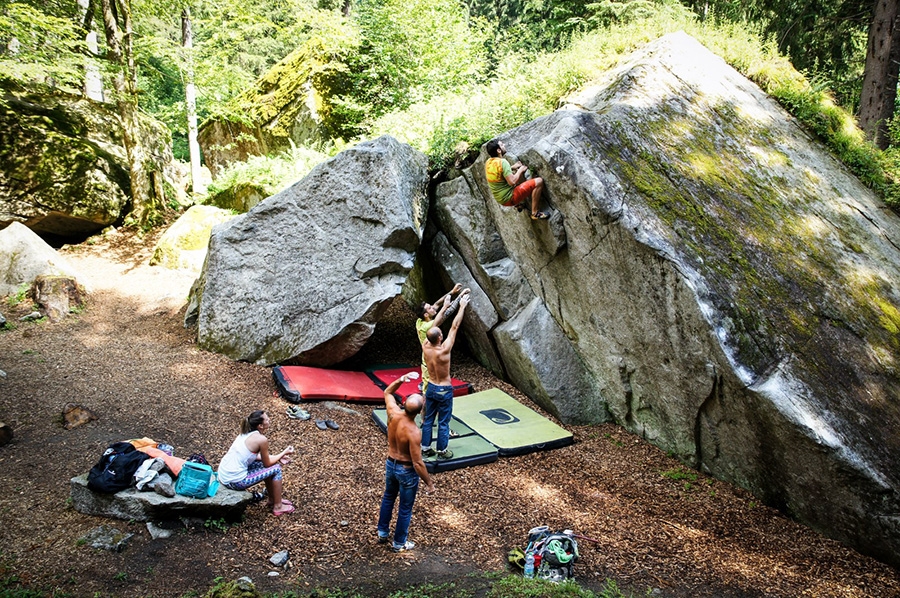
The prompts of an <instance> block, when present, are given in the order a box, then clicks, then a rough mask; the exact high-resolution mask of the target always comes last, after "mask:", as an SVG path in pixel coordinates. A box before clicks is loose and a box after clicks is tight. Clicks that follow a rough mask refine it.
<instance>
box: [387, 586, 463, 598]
mask: <svg viewBox="0 0 900 598" xmlns="http://www.w3.org/2000/svg"><path fill="white" fill-rule="evenodd" d="M470 596H472V592H469V591H468V590H465V589H463V588H458V587H456V584H454V583H443V584H438V585H436V584H431V583H426V584H423V585H420V586H415V587H410V588H407V589H405V590H398V591H396V592H393V593H392V594H390V595H389V596H388V598H469V597H470Z"/></svg>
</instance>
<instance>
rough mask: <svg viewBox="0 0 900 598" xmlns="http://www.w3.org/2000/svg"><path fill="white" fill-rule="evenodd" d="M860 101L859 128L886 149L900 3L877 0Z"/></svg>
mask: <svg viewBox="0 0 900 598" xmlns="http://www.w3.org/2000/svg"><path fill="white" fill-rule="evenodd" d="M872 12H873V15H872V25H871V26H870V27H869V44H868V48H867V50H866V66H865V70H864V72H863V84H862V91H861V93H860V98H859V126H860V128H861V129H862V130H863V131H864V132H865V134H866V137H867V138H868V139H869V140H871V141H872V142H873V143H874V144H875V145H876V146H877V147H879V148H881V149H884V148H886V147H887V145H888V142H889V141H890V140H889V138H888V131H887V125H888V122H889V121H890V119H891V118H892V117H893V116H894V100H895V99H896V97H897V74H898V72H900V22H898V12H900V1H898V0H875V6H874V9H873V11H872Z"/></svg>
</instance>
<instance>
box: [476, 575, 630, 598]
mask: <svg viewBox="0 0 900 598" xmlns="http://www.w3.org/2000/svg"><path fill="white" fill-rule="evenodd" d="M487 596H488V598H568V597H575V598H627V596H629V595H628V594H624V593H623V592H622V591H621V590H619V587H618V585H617V584H616V582H615V581H613V580H611V579H608V580H607V581H606V587H605V588H604V589H603V590H601V591H600V593H599V594H597V593H594V592H591V591H590V590H585V589H583V588H581V587H579V585H578V584H577V583H575V582H574V581H572V580H566V581H564V582H562V583H552V582H549V581H545V580H543V579H529V578H525V577H521V576H518V575H510V576H507V577H504V578H503V579H501V580H499V581H498V582H497V583H495V584H494V585H493V587H492V588H491V590H490V591H489V592H488V594H487Z"/></svg>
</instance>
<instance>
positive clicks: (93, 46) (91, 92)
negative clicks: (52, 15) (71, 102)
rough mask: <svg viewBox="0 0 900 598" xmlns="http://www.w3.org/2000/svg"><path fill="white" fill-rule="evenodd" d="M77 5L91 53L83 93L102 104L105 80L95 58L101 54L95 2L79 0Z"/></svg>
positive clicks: (86, 61) (85, 63)
mask: <svg viewBox="0 0 900 598" xmlns="http://www.w3.org/2000/svg"><path fill="white" fill-rule="evenodd" d="M77 4H78V7H79V8H80V9H81V11H82V13H81V14H82V17H83V19H82V27H83V28H84V41H85V43H86V44H87V49H88V52H89V56H88V58H87V60H85V62H84V86H83V89H82V91H83V92H84V96H85V97H86V98H88V99H91V100H94V101H96V102H102V101H104V98H103V78H102V77H101V76H100V69H99V68H98V67H97V64H96V63H95V62H94V58H93V57H94V56H97V55H98V54H100V49H99V47H98V46H97V32H96V31H94V26H93V15H94V3H93V0H77Z"/></svg>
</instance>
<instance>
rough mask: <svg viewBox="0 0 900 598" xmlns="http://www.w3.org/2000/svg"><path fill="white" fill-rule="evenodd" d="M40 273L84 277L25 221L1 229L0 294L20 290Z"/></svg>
mask: <svg viewBox="0 0 900 598" xmlns="http://www.w3.org/2000/svg"><path fill="white" fill-rule="evenodd" d="M39 276H65V277H71V278H74V279H76V280H78V281H79V282H82V281H83V280H84V278H83V277H82V276H81V275H79V273H78V272H77V271H76V270H75V268H73V267H72V266H71V265H70V264H69V263H68V262H67V261H66V260H65V258H63V257H62V256H61V255H59V253H57V252H56V250H55V249H53V248H52V247H50V246H49V245H47V243H46V242H44V240H43V239H41V238H40V237H39V236H37V234H36V233H34V232H32V231H31V230H30V229H29V228H28V227H27V226H25V225H24V224H20V223H18V222H13V223H12V224H10V225H9V226H7V227H6V228H4V229H2V230H0V297H3V296H5V295H12V294H14V293H17V292H19V290H20V289H21V288H22V287H23V286H24V287H26V288H29V287H31V284H32V283H33V282H34V280H35V279H36V278H38V277H39Z"/></svg>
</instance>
